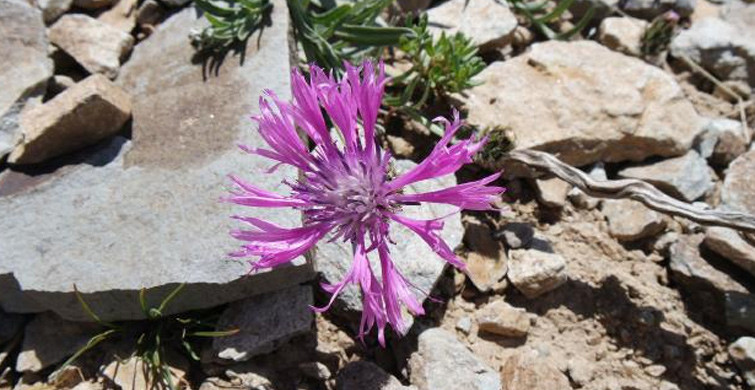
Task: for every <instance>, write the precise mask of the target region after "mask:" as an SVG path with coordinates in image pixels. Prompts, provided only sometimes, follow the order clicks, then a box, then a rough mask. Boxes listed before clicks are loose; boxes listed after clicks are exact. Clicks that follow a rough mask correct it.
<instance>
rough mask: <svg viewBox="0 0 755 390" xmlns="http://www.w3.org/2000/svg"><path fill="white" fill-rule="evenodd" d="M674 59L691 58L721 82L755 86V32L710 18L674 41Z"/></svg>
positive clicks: (701, 21) (672, 50) (694, 25)
mask: <svg viewBox="0 0 755 390" xmlns="http://www.w3.org/2000/svg"><path fill="white" fill-rule="evenodd" d="M671 55H672V56H674V57H677V58H681V57H685V56H686V57H687V58H689V59H691V60H692V61H694V62H695V63H697V64H699V65H701V66H702V67H704V68H705V69H707V70H708V71H710V72H711V73H713V75H715V76H716V77H718V78H719V79H721V80H742V81H745V82H748V83H749V84H750V85H752V86H755V31H753V30H752V29H751V28H746V27H744V26H740V25H737V24H735V23H730V22H727V21H725V20H722V19H719V18H715V17H710V18H705V19H701V20H698V21H697V22H695V23H693V24H692V26H691V27H690V28H689V29H688V30H683V31H682V32H680V33H679V34H678V35H677V36H676V37H674V39H673V40H672V41H671Z"/></svg>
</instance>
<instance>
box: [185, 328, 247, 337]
mask: <svg viewBox="0 0 755 390" xmlns="http://www.w3.org/2000/svg"><path fill="white" fill-rule="evenodd" d="M239 331H240V329H230V330H216V331H199V332H189V333H187V334H186V335H187V336H193V337H227V336H232V335H235V334H236V333H239Z"/></svg>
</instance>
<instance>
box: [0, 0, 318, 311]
mask: <svg viewBox="0 0 755 390" xmlns="http://www.w3.org/2000/svg"><path fill="white" fill-rule="evenodd" d="M196 15H197V14H196V11H195V10H194V9H187V10H185V11H182V12H180V13H178V14H176V15H174V16H173V17H172V18H171V19H170V20H168V21H166V22H165V23H163V24H162V25H161V26H160V29H158V31H157V32H156V33H155V34H154V35H152V36H151V37H150V38H149V39H148V40H145V41H144V42H142V43H141V44H140V45H139V46H138V48H137V49H136V50H135V52H134V53H133V55H132V58H131V60H130V61H129V62H128V64H127V66H126V67H124V68H123V72H122V75H121V78H122V79H121V80H120V81H121V86H122V87H123V88H124V89H125V90H126V91H128V92H129V93H131V94H132V95H139V96H140V99H139V101H137V102H136V104H135V105H134V107H133V129H132V131H133V140H132V141H131V142H125V143H124V140H122V139H116V140H114V141H113V142H112V143H111V144H110V145H109V147H106V148H104V150H102V151H100V152H98V153H97V154H95V155H94V156H93V157H92V158H90V159H88V160H86V161H85V162H84V163H83V164H80V165H73V166H69V167H67V168H64V169H59V170H58V171H56V172H55V173H54V174H51V175H47V176H36V177H33V178H30V177H25V176H24V175H22V174H19V173H14V172H10V171H7V170H6V171H5V172H3V175H2V176H3V177H2V179H0V194H2V195H3V196H0V215H3V218H2V219H0V305H1V306H2V307H3V308H4V309H5V310H6V311H14V312H38V311H44V310H53V311H55V312H57V313H59V314H60V315H61V316H63V317H65V318H69V319H76V320H83V321H87V320H89V317H88V316H87V315H86V313H84V311H83V310H82V309H81V305H80V304H79V303H78V302H77V301H76V298H75V296H74V295H73V284H74V283H75V284H76V285H77V286H78V288H79V290H80V291H82V293H83V295H84V297H85V299H86V300H87V301H88V302H89V304H90V306H92V308H93V310H94V311H95V312H96V313H97V314H99V315H100V316H101V317H102V318H103V319H104V320H123V319H136V318H143V313H142V312H141V309H140V308H139V304H138V292H139V290H140V289H142V288H148V289H149V291H148V293H147V299H148V301H149V303H150V304H154V303H156V302H159V301H160V300H161V299H162V298H163V297H164V296H165V295H166V294H167V293H168V292H170V291H171V290H173V289H174V288H175V286H176V283H186V287H185V288H184V289H183V291H182V292H181V294H179V295H178V296H177V297H176V299H175V300H173V301H172V302H171V304H170V305H169V306H168V308H167V310H166V312H168V313H175V312H181V311H186V310H191V309H198V308H206V307H213V306H217V305H219V304H222V303H225V302H230V301H236V300H240V299H243V298H246V297H249V296H251V295H254V294H260V293H264V292H268V291H272V290H277V289H281V288H284V287H287V286H292V285H297V284H299V283H301V282H302V281H305V280H308V279H310V278H312V277H313V276H314V272H313V270H312V267H311V264H309V263H307V262H306V261H305V259H304V258H300V259H297V260H295V261H294V263H293V265H291V266H284V267H280V268H277V269H275V270H271V271H264V272H260V273H256V274H253V275H250V276H248V277H247V276H245V274H246V273H247V272H248V271H249V266H248V265H246V264H244V263H242V262H238V261H231V260H227V259H228V258H227V255H226V254H227V253H228V252H231V251H234V250H236V248H238V246H239V241H237V240H235V239H233V238H232V237H230V235H229V234H228V231H229V230H230V228H231V227H232V226H233V225H234V222H233V221H232V220H230V218H229V216H230V215H233V214H243V215H250V216H255V217H259V218H262V219H265V220H269V221H271V222H273V223H276V224H280V225H283V226H294V225H295V224H297V221H299V220H300V217H299V214H298V212H296V211H294V210H287V209H274V210H273V209H250V208H247V207H240V206H239V207H236V206H232V205H229V204H227V203H223V202H218V198H220V197H221V196H224V195H226V190H225V188H226V187H227V186H228V185H229V183H228V179H227V175H228V174H229V173H236V174H240V175H242V176H244V177H245V178H246V179H248V180H251V181H252V182H254V183H256V184H257V185H259V186H261V187H264V188H267V189H269V190H273V191H276V190H285V189H286V187H285V186H284V185H283V184H282V183H281V182H280V181H281V178H282V177H296V172H295V170H294V169H288V168H286V167H281V169H279V170H278V171H277V172H276V174H275V175H267V174H264V172H265V171H266V170H267V169H268V168H269V167H270V166H271V163H270V162H269V161H268V160H264V159H261V158H257V157H256V156H250V155H248V154H246V153H243V152H240V151H239V150H238V148H237V147H236V145H237V144H239V143H240V144H245V145H250V146H251V147H261V146H263V140H262V139H261V138H260V137H259V136H258V134H257V132H256V131H255V130H254V124H253V123H252V122H250V121H249V120H248V117H249V115H253V114H255V113H257V112H258V111H257V103H256V101H257V98H258V96H259V94H260V93H261V91H262V89H263V88H270V89H272V90H274V91H275V92H276V93H277V94H278V96H280V97H281V98H282V99H287V98H288V97H289V96H290V92H289V91H290V88H291V87H290V85H289V69H290V68H289V62H288V61H289V58H290V57H289V52H288V46H287V44H288V34H287V32H288V27H289V25H288V12H287V10H286V6H285V2H283V1H280V2H276V3H275V7H274V10H273V13H272V24H271V25H270V26H268V27H267V28H265V30H264V34H262V36H261V37H260V39H257V37H252V39H250V40H249V48H248V49H247V57H246V60H245V61H244V63H243V65H242V66H240V64H239V60H238V58H237V57H233V56H229V57H228V58H226V61H225V62H224V63H223V66H222V67H221V68H220V69H219V72H218V74H217V75H212V76H211V77H207V79H206V80H205V78H204V77H203V72H202V64H193V63H192V61H191V59H192V57H193V56H194V48H193V47H191V45H190V43H189V40H188V39H187V38H186V36H187V34H188V33H189V31H190V30H191V29H192V28H195V27H198V26H199V27H201V26H204V25H205V23H206V21H205V20H204V19H198V18H197V16H196ZM258 45H259V46H258ZM114 205H117V207H115V206H114ZM28 210H35V212H34V213H29V212H28ZM72 221H76V223H72ZM187 237H188V239H187ZM18 259H24V262H23V263H19V262H18ZM92 275H117V277H106V278H105V277H103V278H99V277H97V278H95V277H92Z"/></svg>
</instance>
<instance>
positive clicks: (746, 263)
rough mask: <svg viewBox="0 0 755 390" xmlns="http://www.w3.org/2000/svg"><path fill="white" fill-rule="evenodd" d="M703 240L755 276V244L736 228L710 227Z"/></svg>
mask: <svg viewBox="0 0 755 390" xmlns="http://www.w3.org/2000/svg"><path fill="white" fill-rule="evenodd" d="M703 242H704V244H705V246H706V247H708V248H710V249H711V250H712V251H714V252H716V253H718V254H719V255H721V256H723V257H724V258H727V259H729V260H731V262H732V263H734V264H736V265H737V266H739V267H740V268H742V269H743V270H745V271H747V272H748V273H750V275H753V276H755V246H753V244H751V243H750V242H748V241H747V240H745V239H744V238H743V237H742V236H741V235H739V233H738V232H737V231H736V230H733V229H727V228H723V227H709V228H708V229H706V230H705V241H703Z"/></svg>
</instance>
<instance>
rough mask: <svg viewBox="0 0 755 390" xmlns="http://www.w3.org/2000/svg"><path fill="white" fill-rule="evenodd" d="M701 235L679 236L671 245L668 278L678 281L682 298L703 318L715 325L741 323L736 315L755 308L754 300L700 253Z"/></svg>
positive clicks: (747, 326) (744, 289)
mask: <svg viewBox="0 0 755 390" xmlns="http://www.w3.org/2000/svg"><path fill="white" fill-rule="evenodd" d="M703 239H704V236H703V235H702V234H698V235H695V236H683V237H681V238H680V239H679V240H677V241H676V242H675V243H674V244H672V245H671V248H670V249H669V257H670V261H669V269H670V274H671V278H672V279H673V280H674V281H675V282H676V283H677V284H678V285H679V288H680V290H681V291H682V294H683V296H685V299H686V300H688V301H689V302H690V303H691V304H692V305H693V306H694V307H698V308H700V311H701V313H702V316H703V318H705V319H706V320H707V321H710V322H711V323H714V324H718V325H719V326H723V325H728V326H732V325H738V326H741V325H742V322H741V321H738V320H737V319H738V318H742V316H743V315H744V316H746V315H748V313H752V312H753V311H755V300H754V299H752V296H751V295H750V293H749V292H748V291H747V289H746V288H745V287H744V286H742V285H741V284H739V283H738V282H736V281H735V280H734V279H732V278H731V277H730V276H729V275H727V274H726V273H725V272H723V271H721V270H719V269H717V268H715V267H713V266H712V265H710V264H709V263H708V262H707V261H706V260H705V259H704V258H703V257H702V256H701V255H700V244H701V243H702V242H703ZM749 315H751V314H749ZM732 320H734V322H735V323H732ZM744 325H745V327H746V328H750V329H751V331H752V329H755V325H754V324H753V323H750V324H744Z"/></svg>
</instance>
